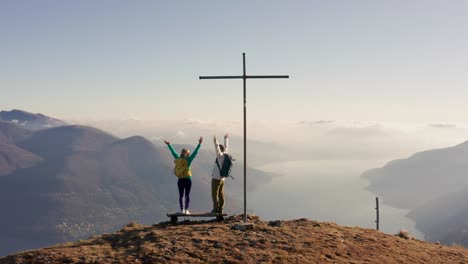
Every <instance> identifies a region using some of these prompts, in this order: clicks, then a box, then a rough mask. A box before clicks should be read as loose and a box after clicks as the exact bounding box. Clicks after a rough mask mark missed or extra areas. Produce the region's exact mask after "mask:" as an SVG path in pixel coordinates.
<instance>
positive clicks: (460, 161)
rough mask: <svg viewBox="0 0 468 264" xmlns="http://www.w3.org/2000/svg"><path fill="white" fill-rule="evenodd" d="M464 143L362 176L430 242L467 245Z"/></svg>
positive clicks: (466, 153)
mask: <svg viewBox="0 0 468 264" xmlns="http://www.w3.org/2000/svg"><path fill="white" fill-rule="evenodd" d="M467 175H468V141H465V142H463V143H461V144H458V145H456V146H453V147H449V148H443V149H435V150H428V151H423V152H419V153H416V154H414V155H412V156H410V157H408V158H407V159H401V160H394V161H391V162H389V163H387V164H386V165H385V166H383V167H382V168H377V169H372V170H369V171H367V172H365V173H363V177H366V178H367V179H369V181H370V185H369V186H368V189H369V190H370V191H372V192H374V193H376V194H378V195H379V196H381V197H382V198H383V200H384V201H385V203H387V204H389V205H392V206H395V207H399V208H404V209H410V210H411V211H410V213H409V214H408V216H409V217H411V218H412V219H414V220H415V221H416V227H417V228H419V229H420V230H421V231H422V232H423V233H425V234H426V238H427V239H430V240H432V241H437V240H439V241H442V242H444V243H447V244H451V243H459V244H462V245H465V246H468V221H466V219H468V203H467V201H468V176H467Z"/></svg>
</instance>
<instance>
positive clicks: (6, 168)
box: [0, 110, 269, 255]
mask: <svg viewBox="0 0 468 264" xmlns="http://www.w3.org/2000/svg"><path fill="white" fill-rule="evenodd" d="M15 113H16V114H17V115H15V116H14V117H15V119H14V120H26V119H27V118H30V117H31V116H34V114H30V113H27V112H24V111H18V110H16V111H15ZM18 113H26V114H25V115H24V117H22V116H21V115H18ZM4 120H5V119H4ZM31 120H36V121H35V122H36V123H35V127H36V128H39V127H42V128H44V129H36V130H31V129H27V126H23V125H20V124H19V123H20V122H22V121H18V122H5V121H2V122H1V123H0V200H1V201H2V202H1V203H0V212H2V216H3V217H2V218H0V255H4V254H7V253H12V252H14V251H18V250H25V249H30V248H36V247H44V246H49V245H52V244H56V243H61V242H65V241H71V240H77V239H83V238H87V237H89V236H91V235H96V234H101V233H105V232H111V231H115V230H117V229H118V228H119V227H121V226H122V225H123V224H125V223H128V222H129V221H138V222H141V223H144V224H152V223H154V222H156V221H162V220H164V219H166V218H167V217H166V213H168V212H171V211H176V210H178V192H177V187H176V182H177V178H176V177H175V176H174V175H172V169H173V164H174V163H173V158H172V156H171V155H170V152H169V150H167V149H166V148H158V147H155V146H154V145H153V144H152V143H151V142H150V141H148V140H147V139H145V138H143V137H140V136H133V137H129V138H125V139H119V138H117V137H116V136H113V135H111V134H109V133H107V132H104V131H102V130H99V129H96V128H92V127H87V126H77V125H63V126H55V127H52V128H45V127H49V125H50V123H49V121H50V120H53V119H49V118H47V117H46V116H44V115H40V114H39V115H38V119H34V118H32V119H31ZM37 120H45V121H44V122H45V123H43V124H41V123H40V122H39V121H37ZM10 121H11V120H10ZM23 123H24V122H23ZM28 123H29V121H28ZM28 123H26V124H28ZM54 123H55V124H59V123H60V122H58V121H54ZM180 147H181V146H177V145H176V146H175V148H176V149H180ZM192 148H193V147H192ZM213 160H214V153H210V152H208V151H206V149H205V144H203V145H202V149H201V151H200V152H199V154H198V156H197V157H196V159H195V160H194V162H193V164H192V171H193V175H194V176H193V187H192V194H191V205H192V206H191V207H192V208H193V210H192V211H209V210H211V196H210V192H211V185H210V180H211V176H210V175H211V170H212V169H213ZM235 166H236V167H235V169H234V170H233V175H234V177H235V178H236V180H234V181H231V180H229V179H228V180H227V181H228V182H227V184H226V185H227V190H226V192H227V205H226V211H227V212H232V211H238V210H239V207H240V206H239V205H240V202H239V200H238V199H237V196H240V194H241V183H242V181H241V180H240V179H241V174H240V172H241V170H240V169H239V167H241V166H242V164H236V165H235ZM248 173H249V176H251V177H250V178H251V182H250V183H249V184H251V187H253V186H255V185H256V184H260V183H263V182H265V181H268V180H269V176H268V175H266V174H265V173H262V172H261V171H258V170H254V169H250V168H249V170H248Z"/></svg>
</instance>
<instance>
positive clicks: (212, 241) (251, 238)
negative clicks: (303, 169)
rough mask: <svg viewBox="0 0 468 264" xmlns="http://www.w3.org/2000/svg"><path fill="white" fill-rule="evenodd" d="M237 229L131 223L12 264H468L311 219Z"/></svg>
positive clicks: (437, 248) (455, 256) (444, 252)
mask: <svg viewBox="0 0 468 264" xmlns="http://www.w3.org/2000/svg"><path fill="white" fill-rule="evenodd" d="M249 219H250V223H254V225H253V226H252V228H251V229H248V230H243V231H241V230H237V229H235V228H234V227H236V225H237V224H239V221H240V220H241V216H233V217H230V218H228V219H227V220H226V221H225V222H211V221H200V222H199V221H192V222H183V223H181V224H179V225H171V224H169V223H167V222H165V223H160V224H156V225H153V226H142V225H139V224H135V223H130V224H128V225H127V226H126V227H124V228H122V230H120V231H118V232H116V233H113V234H104V235H101V236H97V237H92V238H90V239H88V240H81V241H78V242H75V243H68V244H62V245H56V246H52V247H48V248H44V249H39V250H32V251H26V252H22V253H17V254H15V255H10V256H7V257H5V258H2V259H0V264H12V263H468V249H465V248H463V247H461V246H452V247H448V246H444V245H438V244H433V243H428V242H424V241H419V240H415V239H411V238H402V237H400V236H396V235H389V234H385V233H382V232H378V231H375V230H372V229H364V228H359V227H344V226H339V225H337V224H334V223H322V222H316V221H310V220H307V219H298V220H292V221H281V222H279V221H278V222H264V221H261V220H259V219H258V217H255V216H249Z"/></svg>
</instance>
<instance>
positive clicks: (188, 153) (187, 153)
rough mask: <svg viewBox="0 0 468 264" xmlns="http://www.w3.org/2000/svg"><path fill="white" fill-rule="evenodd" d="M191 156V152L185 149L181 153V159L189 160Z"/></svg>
mask: <svg viewBox="0 0 468 264" xmlns="http://www.w3.org/2000/svg"><path fill="white" fill-rule="evenodd" d="M189 156H190V150H189V149H186V148H183V149H182V151H181V152H180V157H181V158H188V157H189Z"/></svg>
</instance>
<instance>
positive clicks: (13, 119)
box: [0, 109, 67, 130]
mask: <svg viewBox="0 0 468 264" xmlns="http://www.w3.org/2000/svg"><path fill="white" fill-rule="evenodd" d="M0 121H5V122H10V123H14V124H16V125H19V126H21V127H24V128H26V129H29V130H41V129H46V128H51V127H57V126H65V125H67V123H66V122H64V121H62V120H59V119H56V118H52V117H49V116H46V115H43V114H33V113H29V112H26V111H23V110H18V109H13V110H11V111H1V112H0Z"/></svg>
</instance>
